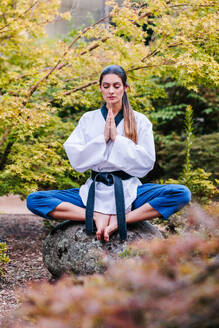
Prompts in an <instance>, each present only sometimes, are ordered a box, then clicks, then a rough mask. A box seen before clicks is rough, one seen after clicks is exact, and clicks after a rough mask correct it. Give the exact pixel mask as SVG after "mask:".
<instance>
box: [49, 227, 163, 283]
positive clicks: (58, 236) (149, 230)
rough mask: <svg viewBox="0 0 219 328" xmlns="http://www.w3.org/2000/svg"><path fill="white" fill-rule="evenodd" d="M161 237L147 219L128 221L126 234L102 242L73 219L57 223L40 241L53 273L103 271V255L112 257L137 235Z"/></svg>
mask: <svg viewBox="0 0 219 328" xmlns="http://www.w3.org/2000/svg"><path fill="white" fill-rule="evenodd" d="M154 237H159V238H162V234H161V233H160V231H159V230H158V229H157V228H156V227H154V226H153V225H152V224H150V223H149V222H147V221H145V222H139V223H136V224H130V225H128V237H127V240H126V241H125V242H120V238H119V234H118V233H117V232H116V233H114V234H113V235H112V236H111V237H110V241H109V242H108V243H105V242H104V241H99V240H97V239H96V237H95V234H94V235H89V236H88V235H87V234H86V232H85V225H84V224H82V223H75V222H73V221H65V222H63V223H60V224H58V225H57V226H56V227H55V229H53V231H52V232H51V233H50V234H49V235H48V236H47V237H46V239H45V240H44V242H43V261H44V263H45V265H46V267H47V269H48V270H49V271H50V273H51V274H52V275H53V276H56V277H59V276H61V275H62V274H63V273H65V272H73V273H74V274H81V275H85V274H92V273H102V272H104V270H105V269H106V268H105V265H104V264H103V263H104V262H103V258H106V255H107V257H108V259H115V258H117V257H118V256H119V254H120V253H121V252H123V251H124V250H125V249H126V248H127V246H128V245H129V244H130V243H131V242H133V241H137V240H140V239H148V240H150V239H152V238H154Z"/></svg>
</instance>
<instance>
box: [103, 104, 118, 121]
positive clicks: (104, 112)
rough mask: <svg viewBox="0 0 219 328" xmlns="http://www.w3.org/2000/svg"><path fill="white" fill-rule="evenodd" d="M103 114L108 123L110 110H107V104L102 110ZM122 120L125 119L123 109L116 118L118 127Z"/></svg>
mask: <svg viewBox="0 0 219 328" xmlns="http://www.w3.org/2000/svg"><path fill="white" fill-rule="evenodd" d="M101 113H102V115H103V117H104V120H105V121H106V117H107V114H108V110H107V108H106V103H105V104H104V105H103V107H102V108H101ZM122 119H123V109H121V110H120V111H119V112H118V114H117V115H116V117H115V123H116V126H117V125H118V124H119V123H120V122H121V120H122Z"/></svg>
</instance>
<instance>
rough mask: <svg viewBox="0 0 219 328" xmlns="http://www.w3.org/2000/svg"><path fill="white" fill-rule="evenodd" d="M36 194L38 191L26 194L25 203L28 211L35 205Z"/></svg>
mask: <svg viewBox="0 0 219 328" xmlns="http://www.w3.org/2000/svg"><path fill="white" fill-rule="evenodd" d="M37 195H38V192H32V193H31V194H29V195H28V196H27V199H26V204H27V208H28V210H30V211H33V210H34V207H35V206H34V205H35V203H36V199H37Z"/></svg>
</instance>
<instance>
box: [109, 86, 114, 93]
mask: <svg viewBox="0 0 219 328" xmlns="http://www.w3.org/2000/svg"><path fill="white" fill-rule="evenodd" d="M109 93H110V94H112V93H114V88H113V86H110V87H109Z"/></svg>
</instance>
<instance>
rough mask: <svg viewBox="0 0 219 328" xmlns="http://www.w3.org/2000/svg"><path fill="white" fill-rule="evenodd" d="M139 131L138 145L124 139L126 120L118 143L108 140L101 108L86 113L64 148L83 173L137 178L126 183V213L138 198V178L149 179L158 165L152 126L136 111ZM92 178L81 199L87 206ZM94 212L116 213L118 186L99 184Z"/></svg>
mask: <svg viewBox="0 0 219 328" xmlns="http://www.w3.org/2000/svg"><path fill="white" fill-rule="evenodd" d="M134 115H135V118H136V123H137V130H138V144H137V145H136V144H135V143H134V142H133V141H132V140H130V139H128V138H126V137H125V136H124V131H123V130H124V128H123V127H124V119H122V120H121V122H120V123H119V124H118V126H117V132H118V135H117V136H116V139H115V141H112V140H109V141H108V142H107V143H106V142H105V139H104V128H105V124H106V121H105V119H104V117H103V115H102V113H101V109H97V110H93V111H90V112H87V113H85V114H84V115H83V116H82V117H81V119H80V120H79V123H78V125H77V126H76V128H75V129H74V131H73V133H72V134H71V135H70V136H69V138H68V139H67V140H66V142H65V143H64V148H65V151H66V153H67V156H68V158H69V161H70V163H71V165H72V167H73V168H74V169H75V170H76V171H79V172H84V171H86V170H88V169H91V170H94V171H97V172H111V171H118V170H122V171H124V172H126V173H128V174H130V175H132V176H133V177H132V178H130V179H128V180H122V183H123V189H124V198H125V209H126V212H128V211H130V210H131V204H132V202H133V201H134V200H135V198H136V196H137V187H138V186H139V185H141V182H140V180H139V179H138V178H137V177H140V178H141V177H143V176H145V175H146V174H147V173H148V172H149V171H151V170H152V168H153V166H154V162H155V149H154V139H153V132H152V124H151V122H150V121H149V120H148V119H147V117H146V116H145V115H143V114H142V113H138V112H136V111H134ZM91 183H92V179H91V178H89V179H88V180H87V181H86V183H85V184H84V185H82V186H81V187H80V192H79V194H80V196H81V198H82V201H83V203H84V205H85V206H86V203H87V196H88V191H89V187H90V185H91ZM94 211H95V212H101V213H104V214H116V205H115V194H114V185H111V186H107V185H105V184H104V183H102V182H96V188H95V204H94Z"/></svg>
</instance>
